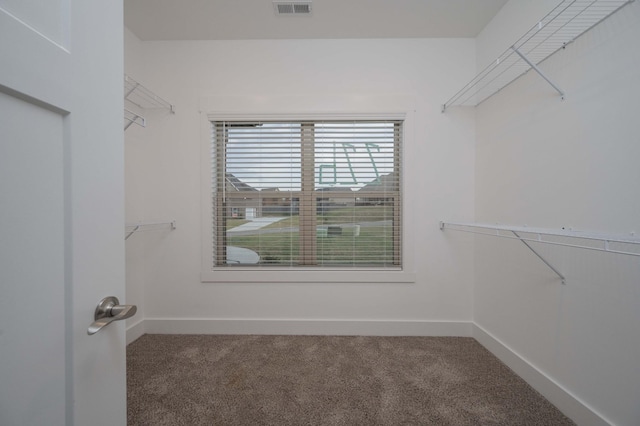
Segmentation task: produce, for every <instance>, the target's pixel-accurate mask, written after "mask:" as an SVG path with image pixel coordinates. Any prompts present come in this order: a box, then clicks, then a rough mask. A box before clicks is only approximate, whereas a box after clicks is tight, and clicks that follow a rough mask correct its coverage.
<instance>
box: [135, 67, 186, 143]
mask: <svg viewBox="0 0 640 426" xmlns="http://www.w3.org/2000/svg"><path fill="white" fill-rule="evenodd" d="M124 100H125V101H127V102H129V104H130V105H134V106H135V107H134V109H137V108H141V109H145V110H146V109H166V110H168V111H169V112H170V113H171V114H175V113H176V111H175V107H174V105H173V104H171V103H169V102H167V101H165V100H164V99H162V98H161V97H160V96H158V95H156V94H155V93H153V92H152V91H151V90H149V89H148V88H146V87H145V86H143V85H142V84H140V83H138V82H137V81H136V80H134V79H133V78H131V77H129V76H128V75H126V74H125V75H124ZM136 107H137V108H136ZM124 118H125V120H126V122H125V125H124V130H127V129H128V128H129V126H131V125H132V124H133V123H136V124H138V125H141V126H142V127H145V126H146V120H145V118H144V117H143V116H142V115H141V114H139V113H136V112H133V111H131V110H129V109H126V108H125V110H124Z"/></svg>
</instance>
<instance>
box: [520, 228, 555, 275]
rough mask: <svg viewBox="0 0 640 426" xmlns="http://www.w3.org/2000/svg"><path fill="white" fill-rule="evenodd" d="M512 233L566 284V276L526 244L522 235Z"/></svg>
mask: <svg viewBox="0 0 640 426" xmlns="http://www.w3.org/2000/svg"><path fill="white" fill-rule="evenodd" d="M511 233H513V235H515V236H516V237H518V239H519V240H520V241H521V242H522V244H524V245H525V246H527V248H528V249H529V250H531V251H532V252H533V254H535V255H536V256H538V258H539V259H540V260H542V261H543V262H544V264H545V265H547V266H548V267H549V268H550V269H551V270H552V271H553V272H555V273H556V275H557V276H558V277H560V279H561V280H562V284H566V278H565V277H564V275H562V274H561V273H560V272H559V271H558V270H557V269H556V268H554V267H553V265H552V264H551V263H549V261H547V259H545V258H544V257H542V255H541V254H540V253H538V252H537V251H536V250H535V249H534V248H533V247H531V245H530V244H529V243H528V242H526V241H525V240H523V239H522V237H520V235H518V233H517V232H516V231H511Z"/></svg>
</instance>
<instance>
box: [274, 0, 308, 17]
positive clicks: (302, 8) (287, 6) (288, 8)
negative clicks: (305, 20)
mask: <svg viewBox="0 0 640 426" xmlns="http://www.w3.org/2000/svg"><path fill="white" fill-rule="evenodd" d="M273 8H274V10H275V12H276V15H278V16H309V15H311V2H310V1H274V2H273Z"/></svg>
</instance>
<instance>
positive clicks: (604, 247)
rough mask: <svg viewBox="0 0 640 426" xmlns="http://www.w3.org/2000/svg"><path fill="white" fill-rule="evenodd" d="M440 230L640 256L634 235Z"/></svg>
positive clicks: (462, 226)
mask: <svg viewBox="0 0 640 426" xmlns="http://www.w3.org/2000/svg"><path fill="white" fill-rule="evenodd" d="M440 229H443V230H444V229H449V230H452V231H461V232H469V233H472V234H480V235H488V236H493V237H502V238H511V239H518V240H524V241H529V242H534V243H543V244H552V245H558V246H564V247H574V248H580V249H586V250H595V251H603V252H607V253H615V254H624V255H628V256H640V237H638V236H636V235H635V234H634V233H630V234H629V235H620V234H604V233H599V232H588V231H574V230H571V229H547V228H529V227H527V226H508V225H492V224H485V223H464V222H440Z"/></svg>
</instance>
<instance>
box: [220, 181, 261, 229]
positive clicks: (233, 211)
mask: <svg viewBox="0 0 640 426" xmlns="http://www.w3.org/2000/svg"><path fill="white" fill-rule="evenodd" d="M226 190H227V192H228V193H234V192H247V193H253V192H258V190H257V189H256V188H254V187H252V186H251V185H248V184H246V183H244V182H242V181H241V180H240V179H238V178H237V177H235V176H234V175H233V174H232V173H227V174H226ZM247 195H248V196H247V197H242V198H236V197H233V198H232V199H227V217H229V218H234V219H247V218H256V217H262V204H261V201H260V197H259V196H257V195H255V196H251V194H247Z"/></svg>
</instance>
